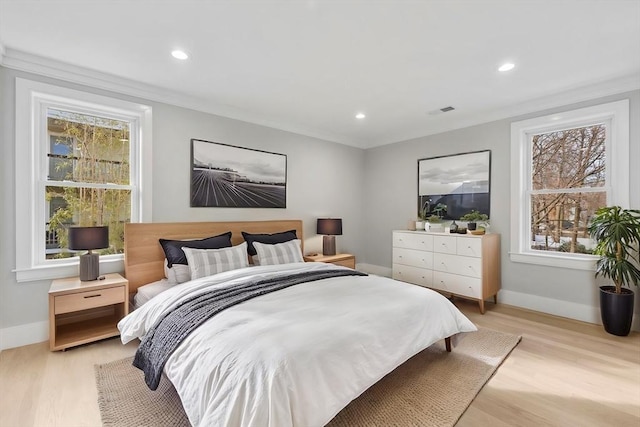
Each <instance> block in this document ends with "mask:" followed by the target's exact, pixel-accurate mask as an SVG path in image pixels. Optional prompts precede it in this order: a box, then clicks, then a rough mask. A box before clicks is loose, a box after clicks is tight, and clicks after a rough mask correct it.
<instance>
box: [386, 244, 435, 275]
mask: <svg viewBox="0 0 640 427" xmlns="http://www.w3.org/2000/svg"><path fill="white" fill-rule="evenodd" d="M393 263H394V264H404V265H411V266H413V267H420V268H426V269H429V270H431V269H432V268H433V253H432V252H423V251H418V250H415V249H404V248H393Z"/></svg>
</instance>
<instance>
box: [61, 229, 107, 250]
mask: <svg viewBox="0 0 640 427" xmlns="http://www.w3.org/2000/svg"><path fill="white" fill-rule="evenodd" d="M108 247H109V227H107V226H101V227H71V228H69V249H71V250H73V251H82V250H85V251H90V250H93V249H104V248H108Z"/></svg>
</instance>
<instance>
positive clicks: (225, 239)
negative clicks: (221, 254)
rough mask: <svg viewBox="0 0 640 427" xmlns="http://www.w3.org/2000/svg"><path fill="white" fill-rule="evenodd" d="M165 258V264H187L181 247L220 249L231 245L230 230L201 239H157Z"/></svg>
mask: <svg viewBox="0 0 640 427" xmlns="http://www.w3.org/2000/svg"><path fill="white" fill-rule="evenodd" d="M159 240H160V245H162V250H163V251H164V254H165V258H167V266H168V267H169V268H171V267H173V264H187V258H186V257H185V256H184V251H183V250H182V248H183V247H187V248H197V249H220V248H230V247H231V232H230V231H229V232H227V233H223V234H219V235H217V236H213V237H207V238H206V239H201V240H167V239H159Z"/></svg>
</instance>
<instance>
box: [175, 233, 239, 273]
mask: <svg viewBox="0 0 640 427" xmlns="http://www.w3.org/2000/svg"><path fill="white" fill-rule="evenodd" d="M182 250H183V251H184V253H185V255H186V256H187V260H188V261H189V270H190V271H191V280H195V279H199V278H200V277H205V276H211V275H213V274H217V273H222V272H223V271H229V270H235V269H237V268H243V267H248V266H249V261H248V260H247V243H246V242H242V243H241V244H239V245H237V246H233V247H231V248H223V249H193V248H188V247H186V246H185V247H183V248H182Z"/></svg>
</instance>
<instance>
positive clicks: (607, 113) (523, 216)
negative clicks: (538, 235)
mask: <svg viewBox="0 0 640 427" xmlns="http://www.w3.org/2000/svg"><path fill="white" fill-rule="evenodd" d="M594 123H604V124H605V126H606V140H605V161H606V166H605V167H606V173H605V177H606V178H605V179H606V183H605V187H604V190H605V192H606V194H607V205H620V206H623V207H628V206H629V191H630V183H629V162H630V157H629V100H628V99H624V100H621V101H615V102H609V103H606V104H600V105H595V106H592V107H586V108H580V109H576V110H570V111H565V112H562V113H556V114H550V115H546V116H541V117H535V118H531V119H527V120H522V121H517V122H513V123H511V242H510V244H511V245H510V251H509V257H510V259H511V261H514V262H522V263H528V264H538V265H545V266H552V267H562V268H571V269H577V270H594V269H595V263H596V260H597V257H596V256H595V255H589V254H567V253H560V252H551V251H539V250H533V249H531V245H530V240H531V239H530V234H531V203H530V197H531V194H532V191H533V190H532V180H531V172H532V154H531V153H532V150H531V144H532V137H533V135H535V134H540V133H548V132H553V131H559V130H563V129H569V128H578V127H583V126H588V125H591V124H594ZM613 165H615V167H613Z"/></svg>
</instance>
